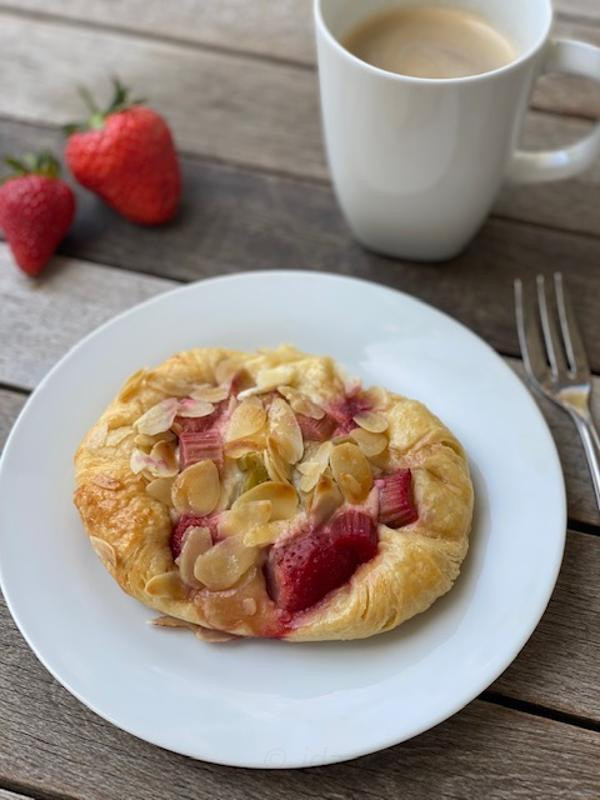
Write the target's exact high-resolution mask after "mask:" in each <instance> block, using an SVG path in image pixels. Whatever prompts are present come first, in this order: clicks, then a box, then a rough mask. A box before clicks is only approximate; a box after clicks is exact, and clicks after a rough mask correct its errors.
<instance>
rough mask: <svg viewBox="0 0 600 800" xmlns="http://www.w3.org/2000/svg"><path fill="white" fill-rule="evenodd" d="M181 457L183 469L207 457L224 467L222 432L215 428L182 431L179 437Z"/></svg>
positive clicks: (220, 467)
mask: <svg viewBox="0 0 600 800" xmlns="http://www.w3.org/2000/svg"><path fill="white" fill-rule="evenodd" d="M179 459H180V461H181V469H182V470H183V469H185V468H186V467H189V466H190V465H191V464H196V463H197V462H198V461H204V460H206V459H208V460H209V461H214V462H215V464H216V465H217V466H218V467H219V469H222V467H223V446H222V443H221V436H220V434H219V433H218V432H217V431H215V430H209V431H198V432H195V433H194V432H191V431H186V432H184V433H182V434H181V435H180V437H179Z"/></svg>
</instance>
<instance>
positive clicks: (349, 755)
mask: <svg viewBox="0 0 600 800" xmlns="http://www.w3.org/2000/svg"><path fill="white" fill-rule="evenodd" d="M270 278H276V279H279V278H285V279H286V280H287V279H293V278H296V279H298V278H302V279H305V280H306V279H310V280H320V279H323V278H325V279H328V280H331V281H332V282H334V283H335V282H343V283H347V284H363V285H367V286H368V287H369V288H370V289H376V290H379V291H382V292H384V293H391V294H396V295H400V296H401V297H402V298H404V299H405V300H407V301H408V302H410V303H414V304H415V305H417V306H419V307H421V308H422V309H423V310H425V311H426V312H431V311H433V312H434V313H435V314H437V315H441V317H443V318H444V319H445V320H446V321H447V322H450V324H452V325H455V326H458V328H459V329H461V330H462V332H463V333H466V334H467V335H468V336H470V337H473V338H474V339H476V340H477V342H478V343H479V345H483V347H484V349H485V350H486V351H487V354H488V355H492V356H493V359H494V360H495V361H496V364H497V365H501V369H502V370H503V371H504V373H505V375H506V376H510V380H511V381H512V382H513V385H514V386H515V387H518V390H519V391H520V393H521V396H522V399H523V401H526V402H527V403H528V404H529V405H530V408H531V409H532V410H533V411H534V413H535V414H536V415H537V418H538V421H539V422H540V423H541V428H542V429H543V430H544V433H545V436H546V443H547V444H548V445H549V447H550V451H551V452H552V456H553V461H554V465H553V466H554V467H555V469H556V472H557V476H558V478H559V481H558V482H559V483H560V487H561V491H560V497H559V498H557V499H558V500H559V502H560V512H561V513H560V519H561V521H562V522H561V525H562V528H561V529H562V535H561V538H560V542H559V545H560V546H559V547H558V548H557V556H556V559H555V563H554V566H553V570H552V575H551V580H550V579H548V583H547V590H546V592H545V593H544V597H543V601H541V602H540V606H539V607H538V608H537V610H536V614H535V615H534V616H532V620H533V619H534V618H535V622H533V623H532V624H530V625H528V626H527V631H526V632H524V633H523V634H522V635H521V637H520V638H519V640H518V642H517V643H515V644H514V645H513V646H512V647H511V648H510V653H511V654H510V655H509V656H508V657H507V656H504V657H503V658H502V659H497V661H496V662H494V664H493V669H490V670H489V671H488V672H487V673H486V676H485V677H484V678H482V679H480V680H479V681H478V682H477V683H476V684H474V683H470V687H471V688H470V689H469V690H468V691H463V693H462V694H461V695H460V697H459V698H458V700H457V701H456V702H455V703H453V704H450V705H447V706H446V707H444V710H443V711H442V712H441V713H440V714H439V715H435V717H432V718H429V719H428V720H427V721H426V722H423V724H421V725H415V726H413V728H411V730H410V732H409V733H407V734H405V735H402V736H401V737H400V738H398V737H397V736H388V737H385V738H382V739H381V740H379V743H377V744H373V743H371V744H369V745H367V746H362V747H361V746H355V747H354V748H352V749H350V748H347V747H346V748H345V752H344V755H343V756H341V757H340V755H339V754H336V755H331V756H327V755H326V754H322V755H321V756H314V757H310V758H307V759H296V760H291V761H289V762H288V761H286V763H285V764H281V765H280V764H270V763H267V764H265V763H261V764H257V763H256V760H252V759H251V760H248V761H244V760H243V759H240V758H231V759H227V758H224V759H217V758H214V757H212V756H211V757H207V756H203V755H201V754H200V753H199V752H198V751H197V750H193V749H192V748H189V749H185V748H181V747H173V746H172V745H171V744H169V743H168V742H167V741H165V739H161V737H160V736H155V735H153V734H150V735H149V734H147V733H143V734H142V733H140V732H138V731H136V730H134V729H133V727H132V726H130V725H124V724H123V723H122V722H119V721H117V720H116V718H115V717H114V716H113V715H112V714H111V713H108V712H106V711H104V710H102V709H100V708H98V707H97V706H96V704H95V703H93V702H91V701H89V700H88V699H86V697H85V696H84V695H83V693H81V692H79V691H78V690H77V689H75V688H74V687H73V686H72V685H71V682H70V681H69V680H67V679H63V678H62V677H61V675H60V670H58V669H57V670H55V669H54V667H53V666H52V665H51V664H50V663H49V658H50V657H47V656H46V655H45V654H44V653H43V652H42V650H41V649H40V648H38V646H37V645H36V643H35V642H34V641H33V640H32V639H31V638H30V635H29V633H28V631H27V628H26V623H24V622H23V621H22V620H21V618H20V616H19V613H18V611H17V609H16V608H15V606H14V604H13V600H12V598H11V596H10V593H9V592H8V593H7V590H6V580H5V567H4V566H3V560H2V559H0V590H1V591H2V595H3V597H4V600H5V602H6V605H7V608H8V610H9V612H10V614H11V617H12V619H13V622H14V623H15V625H16V626H17V628H18V630H19V632H20V634H21V635H22V636H23V638H24V639H25V641H26V643H27V645H28V646H29V648H30V649H31V650H32V652H33V653H34V655H35V656H36V658H37V659H38V661H40V663H41V664H42V665H43V666H44V668H45V669H46V670H47V671H48V672H49V673H50V674H51V675H52V677H53V678H54V679H55V680H56V681H57V682H58V683H60V685H61V686H63V687H64V688H65V689H66V690H67V691H68V692H69V693H70V694H71V695H73V696H74V697H75V698H76V699H77V700H78V701H79V702H80V703H82V704H83V705H84V706H86V707H87V708H89V709H90V710H91V711H92V712H93V713H94V714H97V715H98V716H99V717H101V718H102V719H104V720H106V721H107V722H109V723H110V724H111V725H114V726H115V727H116V728H118V729H120V730H123V731H125V732H126V733H128V734H130V735H132V736H135V737H136V738H138V739H141V740H142V741H146V742H148V743H150V744H152V745H154V746H157V747H161V748H163V749H166V750H168V751H170V752H174V753H178V754H180V755H183V756H187V757H189V758H192V759H194V760H200V761H202V760H203V761H206V762H207V763H211V764H217V765H219V766H230V767H240V768H246V769H267V770H278V769H301V768H309V767H316V766H325V765H328V764H336V763H343V762H345V761H349V760H352V759H355V758H359V757H361V756H365V755H369V754H371V753H375V752H379V751H381V750H385V749H388V748H390V747H394V746H396V745H399V744H401V743H403V742H405V741H409V740H410V739H413V738H414V737H415V736H419V735H420V734H422V733H424V732H425V731H428V730H430V729H432V728H434V727H436V726H437V725H439V724H440V723H442V722H444V721H446V720H447V719H450V718H451V717H452V716H454V715H455V714H456V713H458V712H459V711H460V710H461V709H463V708H464V707H465V706H467V705H468V704H469V703H471V702H472V701H473V700H475V699H476V698H477V697H478V696H479V695H480V694H481V692H483V691H484V690H485V689H486V688H487V687H488V686H490V685H491V684H492V683H493V682H494V681H495V680H497V678H498V677H499V676H500V675H501V674H502V673H503V672H504V671H505V670H506V669H507V668H508V667H509V666H510V664H511V663H512V662H513V661H514V660H515V659H516V658H517V656H518V655H519V653H520V652H521V650H522V649H523V647H524V646H525V645H526V643H527V642H528V641H529V639H530V638H531V636H532V634H533V632H534V631H535V629H536V628H537V626H538V624H539V622H540V620H541V618H542V617H543V615H544V613H545V611H546V609H547V606H548V603H549V602H550V599H551V596H552V594H553V592H554V588H555V586H556V582H557V580H558V576H559V573H560V569H561V566H562V562H563V557H564V549H565V545H566V537H567V530H568V518H567V495H566V486H565V480H564V473H563V470H562V465H561V462H560V457H559V453H558V449H557V446H556V442H555V440H554V436H553V435H552V432H551V430H550V427H549V425H548V423H547V422H546V420H545V418H544V416H543V414H542V412H541V410H540V408H539V406H538V405H537V403H536V402H535V400H534V396H533V394H532V392H531V391H530V390H529V389H528V388H527V386H526V385H525V383H524V382H523V381H522V380H521V379H520V378H519V377H518V376H517V375H516V374H515V373H514V372H513V371H512V370H511V369H510V367H509V366H508V364H507V363H506V361H505V359H504V358H503V357H502V356H501V355H500V354H499V353H498V352H496V350H494V348H493V347H492V346H491V345H490V344H488V342H486V341H485V339H483V338H482V337H481V336H480V335H479V334H478V333H475V332H474V331H473V330H471V329H470V328H469V327H468V326H467V325H465V324H464V323H463V322H461V321H460V320H457V319H456V318H454V317H453V316H451V315H450V314H448V313H447V312H445V311H443V310H441V309H439V308H437V307H436V306H434V305H431V304H430V303H427V302H426V301H424V300H421V299H420V298H418V297H414V296H413V295H411V294H409V293H408V292H404V291H402V290H400V289H395V288H393V287H390V286H387V285H385V284H381V283H378V282H376V281H371V280H368V279H365V278H361V277H355V276H353V275H339V274H336V273H332V272H327V271H321V270H299V269H290V270H286V269H277V270H249V271H247V272H235V273H230V274H226V275H216V276H211V277H207V278H201V279H199V280H197V281H191V282H189V283H185V284H183V285H181V286H175V287H173V288H171V289H168V290H166V291H163V292H159V293H158V294H156V295H153V296H152V297H149V298H147V299H146V300H143V301H142V302H140V303H136V304H134V305H132V306H130V307H129V308H127V309H124V310H123V311H120V312H119V313H118V314H115V315H113V316H111V317H110V318H109V319H107V320H105V321H104V322H102V323H100V325H98V326H97V327H95V328H94V329H93V330H91V331H89V332H88V333H87V334H85V335H84V336H83V337H81V338H80V339H79V340H78V341H77V342H75V343H74V344H73V345H72V346H71V347H69V348H68V349H67V351H66V352H65V353H63V355H62V356H61V357H60V358H59V359H58V360H57V361H56V363H54V364H53V365H52V366H51V367H50V369H49V370H48V371H47V372H46V373H45V374H44V375H43V377H42V378H41V380H40V381H39V382H38V383H37V385H36V386H35V387H34V389H33V390H32V391H31V393H30V395H29V397H28V398H27V400H26V402H25V404H24V406H23V408H22V409H21V410H20V412H19V414H18V416H17V418H16V420H15V422H14V423H13V426H12V428H11V430H10V432H9V434H8V436H7V439H6V442H5V444H4V448H3V451H2V455H1V457H0V487H1V485H2V479H3V473H4V469H5V462H6V460H7V458H6V454H7V453H8V452H10V450H11V449H12V447H13V446H14V445H13V441H14V440H16V438H17V436H18V435H19V431H20V428H21V427H22V426H23V425H24V424H26V418H27V415H28V414H29V411H30V406H31V405H32V403H33V401H34V399H35V398H36V397H37V395H38V394H40V393H41V392H42V391H43V389H44V387H45V386H46V384H47V383H48V382H49V381H51V380H52V378H53V377H54V375H55V374H56V373H57V372H58V371H59V370H60V369H61V368H62V367H63V365H64V363H65V362H67V361H68V360H69V359H70V358H72V357H73V356H74V355H75V354H76V353H77V352H78V351H79V350H81V349H83V348H84V347H85V345H86V344H87V342H88V341H89V340H91V339H93V338H95V337H96V336H98V335H101V334H102V333H103V331H104V330H105V329H107V328H109V327H111V326H112V325H113V324H115V323H116V322H118V321H120V320H122V319H124V318H126V317H127V316H129V315H130V314H132V313H133V312H134V311H135V312H137V311H139V310H141V309H144V308H147V307H150V306H152V305H153V304H155V303H160V302H161V301H162V300H163V299H164V298H165V297H167V296H172V295H175V294H178V293H185V292H188V291H190V290H191V289H195V288H196V287H198V286H200V285H202V286H206V285H209V284H215V283H228V282H236V281H239V280H256V279H266V280H268V279H270ZM557 527H558V523H557ZM548 574H550V573H549V572H548ZM42 649H43V648H42ZM498 661H501V662H502V665H501V666H500V667H499V666H498V663H497V662H498ZM490 676H491V677H490Z"/></svg>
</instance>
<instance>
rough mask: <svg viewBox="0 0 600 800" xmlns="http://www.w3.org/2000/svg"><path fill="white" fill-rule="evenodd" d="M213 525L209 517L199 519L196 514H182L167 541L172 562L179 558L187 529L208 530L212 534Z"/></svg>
mask: <svg viewBox="0 0 600 800" xmlns="http://www.w3.org/2000/svg"><path fill="white" fill-rule="evenodd" d="M214 525H215V523H214V520H213V519H212V518H211V517H201V516H199V515H197V514H182V515H181V517H179V520H178V522H177V524H176V525H175V527H174V528H173V530H172V531H171V539H170V541H169V545H170V547H171V553H172V554H173V560H175V559H176V558H179V555H180V553H181V548H182V547H183V540H184V539H185V537H186V534H187V531H188V528H208V529H209V530H210V531H211V533H212V531H213V529H214Z"/></svg>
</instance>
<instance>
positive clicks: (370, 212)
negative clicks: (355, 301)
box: [314, 0, 600, 261]
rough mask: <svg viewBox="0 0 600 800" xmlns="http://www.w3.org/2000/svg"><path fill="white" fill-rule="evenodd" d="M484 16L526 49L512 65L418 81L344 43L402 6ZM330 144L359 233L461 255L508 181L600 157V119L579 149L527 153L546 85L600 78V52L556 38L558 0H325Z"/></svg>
mask: <svg viewBox="0 0 600 800" xmlns="http://www.w3.org/2000/svg"><path fill="white" fill-rule="evenodd" d="M419 5H427V6H432V5H443V6H450V7H454V8H459V9H464V10H466V11H469V12H475V13H477V14H479V15H481V16H483V17H485V18H486V20H487V21H488V22H489V23H490V24H491V25H492V26H493V27H494V28H495V29H496V30H498V31H500V32H502V33H503V34H504V35H505V36H506V37H507V38H508V39H509V40H510V41H511V43H512V44H513V45H514V46H515V48H516V50H517V53H518V55H517V57H516V59H515V60H514V61H513V62H512V63H510V64H508V65H507V66H504V67H501V68H500V69H497V70H494V71H492V72H486V73H483V74H481V75H474V76H470V77H464V78H448V79H427V78H414V77H407V76H404V75H399V74H396V73H391V72H386V71H384V70H381V69H378V68H377V67H373V66H371V65H370V64H367V63H365V62H364V61H361V60H360V59H358V58H356V57H355V56H353V55H352V54H351V53H349V52H348V50H346V49H345V48H344V46H343V45H342V44H340V41H341V40H342V39H343V37H344V36H345V35H346V34H347V33H348V32H349V31H350V30H352V29H354V28H355V27H356V26H357V25H358V24H360V23H361V22H362V21H363V20H364V19H365V18H367V17H368V16H371V15H372V14H374V13H377V12H381V11H385V10H387V9H390V8H394V7H398V6H400V7H405V6H419ZM314 16H315V24H316V33H317V51H318V61H319V82H320V89H321V107H322V116H323V126H324V131H325V144H326V149H327V155H328V160H329V166H330V170H331V175H332V178H333V185H334V188H335V192H336V195H337V198H338V201H339V204H340V206H341V208H342V211H343V212H344V215H345V217H346V218H347V220H348V223H349V225H350V228H351V229H352V232H353V233H354V235H355V236H356V238H357V239H358V240H359V241H360V242H361V243H362V244H364V245H365V246H366V247H368V248H370V249H372V250H375V251H377V252H380V253H384V254H386V255H392V256H398V257H404V258H409V259H415V260H423V261H440V260H444V259H448V258H451V257H453V256H455V255H457V254H458V253H459V252H460V251H461V250H462V249H463V248H464V247H465V246H466V245H467V244H468V242H469V241H470V240H471V238H472V237H473V236H474V235H475V233H476V232H477V230H478V229H479V228H480V226H481V225H482V223H483V221H484V219H485V218H486V216H487V215H488V213H489V211H490V209H491V207H492V205H493V203H494V200H495V198H496V196H497V194H498V191H499V189H500V187H501V185H502V184H503V183H504V181H506V180H508V181H511V182H513V183H537V182H541V181H554V180H559V179H562V178H569V177H571V176H573V175H577V174H578V173H580V172H582V171H583V170H585V169H587V168H588V167H589V166H590V165H591V164H592V163H593V161H594V160H595V159H596V157H598V156H599V155H600V125H598V126H597V127H596V128H595V130H594V131H593V133H591V134H589V135H588V136H587V137H585V138H583V139H582V140H581V141H579V142H577V143H576V144H573V145H571V146H570V147H564V148H562V149H558V150H548V151H542V152H537V153H536V152H526V151H521V150H518V149H517V147H516V145H517V141H518V138H519V134H520V132H521V129H522V125H523V122H524V118H525V114H526V112H527V106H528V102H529V98H530V95H531V90H532V87H533V84H534V82H535V81H536V79H537V78H539V77H540V76H541V75H544V74H548V73H557V72H566V73H569V74H574V75H584V76H587V77H592V78H596V79H599V80H600V48H597V47H594V46H593V45H590V44H584V43H583V42H577V41H571V40H568V39H552V38H550V29H551V26H552V16H553V13H552V5H551V1H550V0H526V2H520V3H517V2H510V1H508V0H449V2H443V0H438V1H437V3H436V0H427V2H426V3H424V2H423V0H372V1H371V2H368V3H366V2H364V0H314Z"/></svg>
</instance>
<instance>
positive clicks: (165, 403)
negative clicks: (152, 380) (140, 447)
mask: <svg viewBox="0 0 600 800" xmlns="http://www.w3.org/2000/svg"><path fill="white" fill-rule="evenodd" d="M178 407H179V401H178V400H177V399H176V398H175V397H168V398H167V399H166V400H161V401H160V403H157V404H156V405H154V406H152V408H149V409H148V411H146V413H145V414H142V416H141V417H139V419H137V420H136V422H135V427H136V428H137V430H138V432H139V433H145V434H147V435H148V436H154V434H156V433H163V432H164V431H168V430H169V428H170V427H171V426H172V425H173V421H174V419H175V417H176V416H177V410H178Z"/></svg>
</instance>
